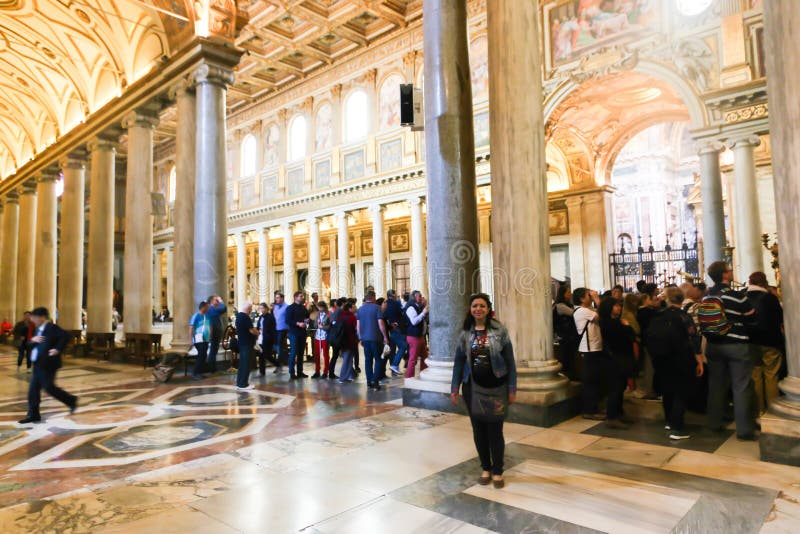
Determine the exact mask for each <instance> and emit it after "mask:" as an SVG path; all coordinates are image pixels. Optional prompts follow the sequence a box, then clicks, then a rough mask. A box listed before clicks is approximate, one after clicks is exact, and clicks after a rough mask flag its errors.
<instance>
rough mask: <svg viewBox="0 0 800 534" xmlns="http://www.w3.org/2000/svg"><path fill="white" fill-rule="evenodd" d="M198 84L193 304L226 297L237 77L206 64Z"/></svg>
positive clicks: (197, 76)
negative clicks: (228, 141)
mask: <svg viewBox="0 0 800 534" xmlns="http://www.w3.org/2000/svg"><path fill="white" fill-rule="evenodd" d="M194 80H195V82H196V84H197V89H196V91H197V97H196V98H197V115H196V121H197V123H196V130H195V131H196V143H197V144H196V160H195V162H196V170H197V173H196V182H195V205H194V209H195V212H194V222H195V224H194V300H195V302H200V301H201V300H204V299H206V298H207V297H208V296H209V295H214V294H221V293H226V292H227V287H228V282H227V280H228V245H227V239H228V230H227V221H228V220H227V209H226V198H225V190H226V183H225V91H226V87H227V86H228V85H230V84H231V83H233V72H232V71H230V70H228V69H223V68H221V67H218V66H215V65H211V64H208V63H203V64H201V65H200V66H199V67H197V69H196V70H195V72H194Z"/></svg>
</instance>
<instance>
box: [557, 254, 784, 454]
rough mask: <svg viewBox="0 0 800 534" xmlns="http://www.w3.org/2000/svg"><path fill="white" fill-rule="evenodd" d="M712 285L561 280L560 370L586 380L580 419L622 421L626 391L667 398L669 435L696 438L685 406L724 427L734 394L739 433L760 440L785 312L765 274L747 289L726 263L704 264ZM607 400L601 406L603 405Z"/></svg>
mask: <svg viewBox="0 0 800 534" xmlns="http://www.w3.org/2000/svg"><path fill="white" fill-rule="evenodd" d="M707 274H708V276H709V278H710V279H711V280H712V281H713V286H712V287H706V285H705V284H702V283H688V282H687V283H685V284H683V285H682V286H680V287H679V286H675V285H669V286H667V287H664V288H658V287H657V286H656V284H652V283H645V282H640V283H639V284H638V285H637V291H636V292H629V293H625V292H624V290H623V288H622V287H621V286H617V287H615V288H614V289H612V290H611V291H608V292H607V293H605V294H603V295H602V296H600V295H598V294H597V293H596V292H594V291H591V290H589V289H587V288H583V287H581V288H576V289H575V290H572V291H571V290H570V288H569V287H568V286H562V287H561V288H559V291H558V293H557V297H556V301H555V303H554V307H553V322H554V328H555V333H556V336H557V339H558V341H559V358H560V360H561V362H562V366H563V368H564V372H565V373H566V374H567V375H568V376H569V377H570V378H572V379H576V380H580V381H581V382H582V383H583V398H582V407H583V417H584V418H586V419H593V420H602V421H605V424H607V425H608V426H610V427H612V428H616V429H626V428H627V427H628V424H629V422H630V421H629V420H628V418H627V417H626V415H625V413H624V409H623V398H624V395H625V392H626V390H627V391H628V393H629V394H631V395H632V396H634V397H639V398H650V399H657V398H659V397H660V398H661V400H662V405H663V411H664V418H665V429H666V430H667V431H668V436H669V438H670V439H672V440H683V439H688V438H689V437H690V435H689V433H688V432H687V431H686V430H685V428H684V414H685V412H686V410H687V409H688V408H689V407H690V406H691V407H693V408H696V409H697V410H698V411H702V410H705V412H706V415H707V418H708V426H709V427H710V428H711V429H713V430H719V431H721V430H723V429H724V428H725V419H726V417H728V416H729V415H730V414H729V411H728V407H729V406H730V400H731V399H732V401H733V419H734V420H735V422H736V435H737V438H738V439H740V440H755V439H756V430H757V428H758V425H757V422H756V421H757V418H758V417H759V415H760V414H761V413H763V412H764V411H765V410H766V407H767V406H768V404H769V403H770V402H771V401H772V400H773V399H775V398H776V397H777V396H778V395H780V392H779V390H778V381H779V380H780V378H781V376H782V373H784V374H785V367H783V365H784V358H783V352H784V336H783V310H782V307H781V303H780V300H779V298H778V296H777V294H776V293H777V292H776V291H775V290H774V288H771V287H770V286H769V285H768V284H767V277H766V275H765V274H764V273H762V272H755V273H752V275H750V277H749V284H748V286H747V288H746V289H745V290H735V289H733V288H732V287H731V283H732V281H733V271H732V269H731V267H730V265H728V264H727V263H725V262H724V261H717V262H714V263H712V264H711V265H709V267H708V269H707ZM601 398H605V401H606V402H605V408H606V409H605V412H602V411H601V410H600V409H599V406H600V401H601Z"/></svg>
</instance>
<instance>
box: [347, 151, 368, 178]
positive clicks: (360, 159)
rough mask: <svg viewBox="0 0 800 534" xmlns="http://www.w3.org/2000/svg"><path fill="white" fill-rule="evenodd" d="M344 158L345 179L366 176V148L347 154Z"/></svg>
mask: <svg viewBox="0 0 800 534" xmlns="http://www.w3.org/2000/svg"><path fill="white" fill-rule="evenodd" d="M342 159H343V160H344V165H343V167H344V179H345V180H358V179H359V178H363V177H364V175H365V174H366V165H365V163H364V149H361V150H356V151H355V152H350V153H348V154H345V155H344V156H343V158H342Z"/></svg>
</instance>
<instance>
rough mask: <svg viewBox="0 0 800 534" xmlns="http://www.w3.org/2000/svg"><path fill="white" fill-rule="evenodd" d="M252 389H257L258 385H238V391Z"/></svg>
mask: <svg viewBox="0 0 800 534" xmlns="http://www.w3.org/2000/svg"><path fill="white" fill-rule="evenodd" d="M251 389H256V387H255V386H254V385H253V384H247V385H246V386H245V387H243V388H240V387H238V386H237V387H236V391H250V390H251Z"/></svg>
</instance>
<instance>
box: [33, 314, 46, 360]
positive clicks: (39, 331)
mask: <svg viewBox="0 0 800 534" xmlns="http://www.w3.org/2000/svg"><path fill="white" fill-rule="evenodd" d="M45 324H46V323H45ZM43 333H44V325H42V326H40V327H39V328H37V329H36V330H35V331H34V332H33V337H36V336H41V335H42V334H43ZM38 357H39V347H38V345H37V346H36V347H34V349H33V350H32V351H31V361H32V362H35V361H36V358H38Z"/></svg>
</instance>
